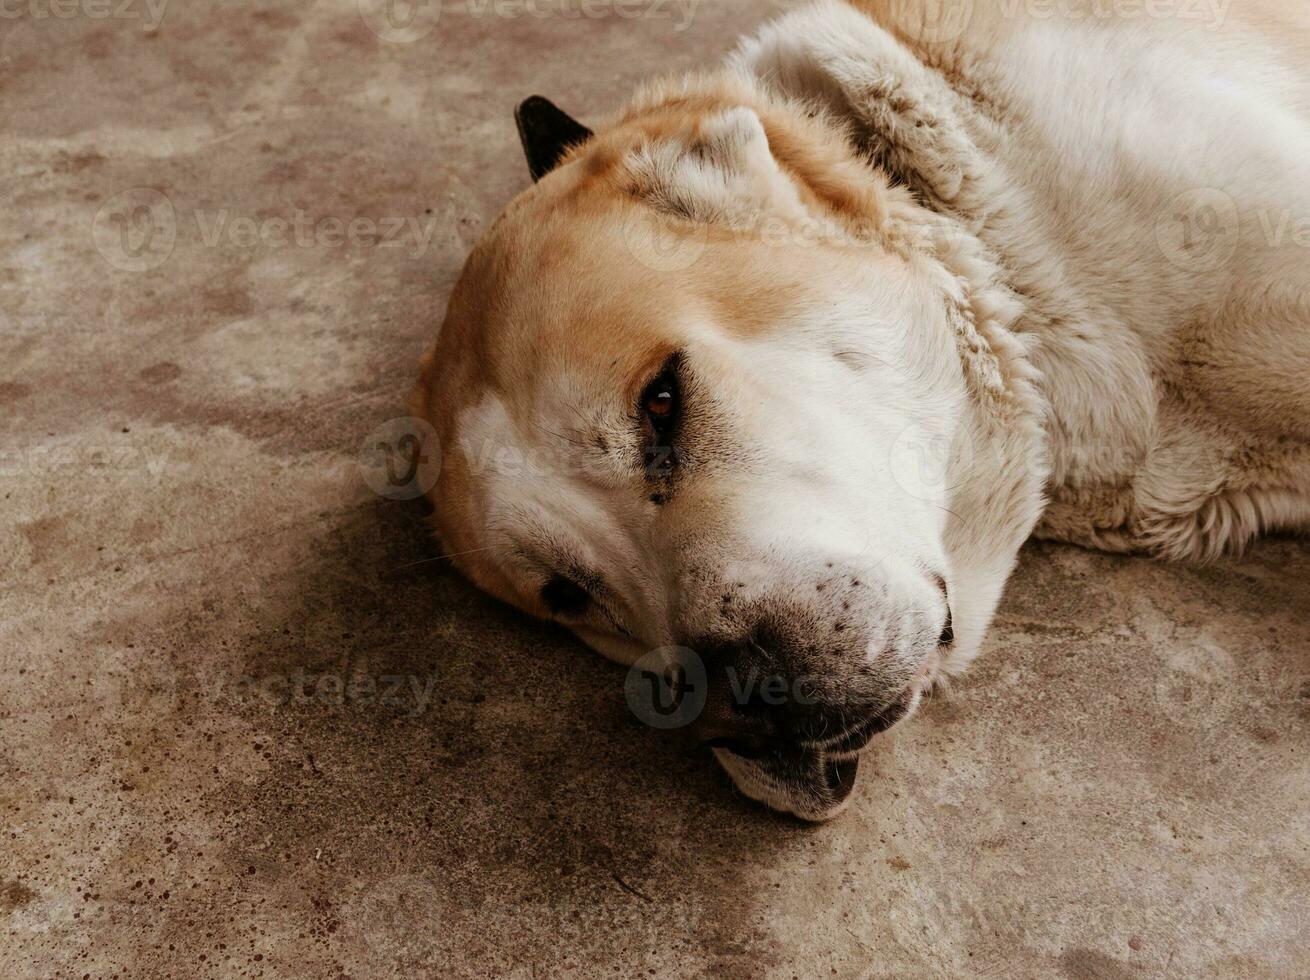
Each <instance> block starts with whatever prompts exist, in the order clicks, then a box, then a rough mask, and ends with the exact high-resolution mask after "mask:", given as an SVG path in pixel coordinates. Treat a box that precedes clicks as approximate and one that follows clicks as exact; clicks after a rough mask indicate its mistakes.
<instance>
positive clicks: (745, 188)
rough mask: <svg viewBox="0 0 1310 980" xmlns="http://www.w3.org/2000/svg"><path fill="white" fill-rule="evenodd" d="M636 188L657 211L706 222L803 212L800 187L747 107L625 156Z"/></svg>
mask: <svg viewBox="0 0 1310 980" xmlns="http://www.w3.org/2000/svg"><path fill="white" fill-rule="evenodd" d="M625 169H626V176H627V178H628V183H629V186H631V188H632V189H633V191H634V193H635V194H636V196H637V197H639V198H641V199H643V200H645V201H646V203H647V204H649V205H650V206H652V207H654V208H655V209H656V210H658V211H663V212H666V213H670V214H675V215H678V216H680V217H683V218H687V219H689V220H691V221H695V222H701V223H712V222H724V223H728V224H732V223H734V222H738V221H741V222H746V223H749V222H751V221H752V220H756V219H757V218H758V216H759V215H761V214H763V213H766V212H767V213H771V214H778V215H787V216H798V215H801V214H803V213H804V212H803V207H802V205H801V203H800V200H799V199H798V197H797V193H796V187H795V185H794V184H793V183H792V181H791V180H790V179H789V178H787V177H786V176H785V175H784V173H783V172H782V170H781V169H780V167H779V166H778V162H777V161H776V160H775V159H774V156H773V152H772V151H771V149H770V147H769V140H768V137H767V136H766V134H765V131H764V127H763V125H762V124H761V122H760V118H759V116H757V115H756V114H755V112H754V111H753V110H751V109H749V108H746V107H745V106H738V107H734V108H731V109H727V110H724V111H722V112H719V113H716V114H714V115H712V116H709V117H707V118H705V119H702V120H700V121H699V122H698V124H697V126H696V129H695V130H694V131H693V132H690V133H684V134H682V135H681V136H679V137H675V138H671V139H663V140H658V141H655V142H652V143H648V144H646V145H645V146H643V147H642V148H641V149H639V150H637V151H636V152H634V153H633V154H631V155H630V156H629V157H628V159H627V160H626V161H625Z"/></svg>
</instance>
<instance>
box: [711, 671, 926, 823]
mask: <svg viewBox="0 0 1310 980" xmlns="http://www.w3.org/2000/svg"><path fill="white" fill-rule="evenodd" d="M920 697H921V692H920V691H919V690H917V689H914V688H911V689H908V690H906V691H905V692H904V693H903V694H902V695H901V696H900V697H898V698H897V699H896V701H894V702H893V703H892V704H891V705H890V706H888V707H887V708H886V709H884V710H883V711H882V712H880V713H879V714H877V715H874V716H872V717H870V718H868V719H865V720H863V721H861V722H859V723H858V724H856V725H854V726H852V727H850V728H848V729H847V730H846V731H844V732H842V733H841V734H839V735H837V736H834V737H833V738H832V739H829V740H826V741H823V742H798V743H775V744H771V745H768V746H761V745H741V744H734V743H733V742H732V741H731V740H716V742H715V743H711V746H712V747H713V749H714V755H715V757H716V758H717V759H718V761H719V764H720V765H721V766H723V768H724V770H725V771H726V772H727V773H728V775H729V776H730V777H732V780H733V782H734V783H735V784H736V786H737V788H738V789H739V790H741V791H742V792H743V793H744V794H745V795H746V796H748V797H750V798H751V799H753V800H756V801H758V802H760V803H763V804H764V805H765V806H767V807H769V808H770V809H773V810H778V811H780V812H783V813H790V814H793V815H794V816H796V817H799V818H800V819H802V820H807V821H813V822H820V821H824V820H830V819H832V818H833V817H835V816H836V815H837V814H839V813H840V812H841V811H842V810H844V809H845V808H846V805H847V804H848V803H849V802H850V800H851V795H852V793H853V791H854V789H855V782H856V776H857V775H858V772H859V765H860V753H861V752H862V751H863V750H864V749H866V748H867V747H868V746H869V744H870V743H871V742H872V741H873V740H874V739H875V738H876V737H877V736H879V735H882V734H885V733H886V732H888V731H890V730H891V729H892V728H894V727H895V726H897V725H899V724H900V723H901V722H903V721H905V720H907V719H908V718H909V717H910V716H911V715H912V714H913V713H914V710H915V708H917V707H918V704H919V700H920Z"/></svg>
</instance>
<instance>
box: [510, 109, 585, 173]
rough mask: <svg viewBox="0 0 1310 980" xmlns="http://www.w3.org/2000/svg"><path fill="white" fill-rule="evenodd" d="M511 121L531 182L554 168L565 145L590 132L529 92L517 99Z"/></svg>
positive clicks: (573, 142)
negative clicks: (524, 97)
mask: <svg viewBox="0 0 1310 980" xmlns="http://www.w3.org/2000/svg"><path fill="white" fill-rule="evenodd" d="M514 122H515V123H516V124H517V125H518V128H519V141H520V142H521V143H522V144H523V154H524V155H525V156H526V157H527V158H528V172H529V173H531V174H532V181H533V183H536V182H537V181H539V180H541V178H542V177H544V176H545V175H546V174H548V173H550V172H551V171H552V170H554V169H555V165H556V164H557V163H559V161H560V158H561V157H563V156H564V153H565V151H566V150H568V148H569V147H571V146H576V145H577V144H579V143H585V142H586V141H587V140H589V139H591V136H592V132H591V130H590V129H588V128H587V127H586V126H584V125H582V123H580V122H578V121H577V120H576V119H574V118H573V117H572V116H570V115H569V114H568V113H567V112H565V111H563V110H562V109H560V108H558V107H557V106H556V105H555V104H554V103H553V102H551V101H550V100H549V99H545V98H542V97H541V96H540V95H530V96H528V98H526V99H524V100H523V101H522V102H520V103H519V105H518V108H517V109H515V110H514Z"/></svg>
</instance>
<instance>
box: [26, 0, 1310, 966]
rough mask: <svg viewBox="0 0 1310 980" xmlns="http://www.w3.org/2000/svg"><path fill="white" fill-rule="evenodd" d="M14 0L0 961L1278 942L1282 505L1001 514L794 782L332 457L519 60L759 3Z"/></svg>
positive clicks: (641, 39)
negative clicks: (505, 589) (963, 575)
mask: <svg viewBox="0 0 1310 980" xmlns="http://www.w3.org/2000/svg"><path fill="white" fill-rule="evenodd" d="M44 3H45V0H37V3H36V5H35V6H28V5H21V6H19V5H13V4H10V5H8V6H7V7H6V9H7V10H8V9H16V10H19V12H20V14H21V16H20V17H18V18H17V19H15V18H12V17H9V16H8V15H6V17H5V18H4V19H0V119H2V126H0V128H2V130H3V135H2V136H0V172H3V173H4V175H5V179H4V180H3V182H0V198H2V200H0V215H3V220H2V221H0V256H2V257H3V262H2V263H0V324H2V325H3V331H2V332H0V365H3V367H2V368H0V372H2V373H0V404H2V405H3V411H0V446H3V449H4V453H3V459H2V461H3V483H2V484H0V495H2V497H3V512H2V513H3V520H2V521H0V567H2V568H3V580H2V581H3V591H2V592H0V620H2V622H3V626H0V677H2V678H3V680H2V681H0V775H2V776H3V779H2V780H0V814H2V815H3V818H2V821H0V832H2V833H3V837H4V843H3V848H2V849H0V930H2V931H0V977H4V978H6V980H8V978H15V980H18V978H36V977H42V978H45V977H84V976H89V977H120V978H129V977H130V978H155V977H186V978H193V977H244V976H249V977H260V976H263V977H275V976H276V977H291V976H294V977H312V978H340V977H354V978H373V977H391V976H395V977H406V978H415V977H433V978H438V977H440V978H446V977H484V976H512V977H553V976H606V975H614V976H625V977H627V976H636V975H650V976H671V977H699V976H707V975H714V976H725V977H739V976H740V977H745V976H768V977H775V976H776V977H790V976H797V977H824V976H837V977H876V978H892V977H898V978H900V977H997V978H1000V977H1005V978H1010V977H1040V978H1047V977H1062V978H1068V980H1093V978H1096V980H1126V978H1146V977H1178V978H1197V977H1252V978H1254V977H1262V978H1263V977H1279V978H1298V977H1304V976H1307V975H1310V951H1308V950H1310V808H1308V806H1307V804H1310V752H1307V744H1308V743H1310V637H1308V635H1307V634H1308V627H1307V610H1308V609H1310V544H1308V543H1307V542H1304V541H1300V542H1298V541H1293V540H1274V541H1269V542H1266V543H1264V544H1263V545H1261V546H1260V547H1258V548H1257V549H1256V550H1255V551H1254V552H1253V553H1252V554H1250V555H1249V556H1248V557H1246V558H1243V559H1240V560H1233V561H1226V562H1223V563H1220V564H1217V565H1214V566H1212V567H1206V568H1195V567H1165V566H1161V565H1157V564H1151V563H1148V562H1145V561H1137V560H1126V559H1122V558H1114V557H1108V556H1104V555H1097V554H1092V553H1088V552H1084V551H1079V550H1074V549H1069V548H1059V547H1050V546H1044V545H1043V546H1034V547H1030V548H1029V549H1028V550H1027V551H1026V553H1025V555H1024V559H1023V565H1022V568H1021V570H1020V571H1019V573H1018V575H1017V576H1016V578H1015V580H1014V581H1013V583H1012V586H1011V588H1010V591H1009V593H1008V596H1007V598H1006V600H1005V603H1004V605H1003V607H1002V609H1001V612H1000V616H999V620H998V622H997V625H996V628H995V630H994V631H993V633H992V635H991V639H990V641H989V643H988V645H987V652H986V655H985V656H984V658H983V659H982V660H981V661H980V662H979V664H978V665H977V668H976V669H975V670H974V671H973V673H972V674H970V675H969V677H968V678H967V679H966V680H965V681H964V682H963V683H961V684H960V685H959V686H958V687H957V688H956V689H954V690H953V691H952V692H950V693H949V694H948V695H944V696H940V697H938V698H937V699H936V700H935V701H934V702H933V703H932V704H930V705H929V707H928V708H927V710H926V711H925V712H924V713H923V715H922V716H921V718H920V719H919V720H918V721H917V722H915V723H914V724H912V725H911V726H909V727H906V728H904V729H903V730H901V731H900V732H898V733H896V734H895V735H893V736H892V737H890V738H888V739H886V740H885V741H884V742H882V743H880V744H879V745H877V746H876V748H874V749H873V750H872V751H871V754H870V756H869V758H868V759H867V762H866V765H865V766H864V768H863V771H862V776H863V778H862V781H861V783H860V785H859V787H858V789H857V791H856V792H857V799H856V801H855V803H854V805H853V806H852V808H851V809H850V810H849V811H848V812H847V813H846V814H845V815H844V816H843V817H842V818H840V819H839V820H838V821H836V822H835V823H832V824H829V825H824V826H820V827H808V826H803V825H800V824H797V823H795V822H792V821H790V820H787V819H784V818H781V817H778V816H775V815H772V814H770V813H767V812H764V811H762V810H760V809H758V808H756V807H755V806H753V805H751V804H749V803H747V802H746V801H744V800H743V799H742V798H740V797H739V796H738V795H737V794H736V793H735V792H734V791H733V789H732V788H731V787H730V785H729V784H728V782H727V781H726V779H725V778H724V777H723V776H722V775H721V774H719V773H718V772H717V771H716V770H715V768H714V767H713V766H712V764H711V763H710V761H709V760H708V759H707V758H706V757H705V755H704V754H703V753H702V752H700V751H698V750H696V749H695V748H694V747H693V746H691V745H690V744H688V743H687V742H686V741H685V740H683V739H681V738H680V737H679V736H677V735H663V734H660V733H657V732H653V731H650V730H648V729H645V728H644V727H643V726H642V725H640V724H639V723H638V722H637V721H636V720H635V719H634V718H633V717H632V716H631V715H630V714H629V713H628V712H627V710H626V708H625V705H624V701H623V697H622V694H621V679H622V672H621V671H620V670H618V669H617V668H614V667H612V666H608V665H606V664H604V663H603V662H601V661H600V660H599V659H598V658H597V657H595V656H594V655H592V654H590V653H588V652H586V651H584V650H583V649H581V648H580V647H579V646H578V644H577V643H575V642H574V641H572V640H570V639H569V638H568V637H567V636H565V635H563V634H562V633H560V632H557V631H556V630H553V629H551V628H548V627H545V626H540V625H534V624H531V623H528V622H525V621H524V620H523V619H521V618H520V617H519V616H518V615H516V614H514V613H513V612H511V611H509V610H507V609H505V608H503V607H501V606H499V605H497V604H495V603H494V602H492V601H490V600H488V599H485V598H483V597H481V596H479V595H477V594H476V593H474V592H473V591H472V590H471V589H470V588H469V587H468V586H466V585H464V584H463V583H462V582H460V581H459V580H457V579H456V578H455V577H454V576H453V575H452V574H451V572H450V571H449V569H448V568H447V567H446V565H445V564H444V563H443V562H441V561H433V560H430V559H432V558H433V557H434V555H435V554H436V551H435V548H434V546H433V545H432V544H431V543H430V542H429V540H428V539H427V537H426V536H425V534H424V533H423V531H422V528H421V525H420V520H421V507H419V506H418V505H416V504H414V503H404V502H399V503H398V502H394V501H391V500H388V499H385V498H382V497H379V496H377V495H376V494H374V493H373V492H372V491H371V490H370V489H369V487H368V485H367V483H366V481H365V479H364V477H363V475H362V472H361V469H360V466H359V458H360V447H361V446H362V445H363V444H364V442H365V440H366V437H367V436H368V434H369V433H370V431H371V430H373V428H374V427H375V426H376V425H377V424H378V423H379V422H381V421H383V420H385V419H387V418H390V417H393V416H396V415H399V414H401V413H402V410H403V409H402V406H403V400H404V396H405V393H406V391H407V389H408V387H409V384H410V381H411V378H412V376H413V373H414V366H415V362H416V359H417V357H418V355H419V354H420V352H421V350H422V348H423V346H424V344H425V342H426V340H427V338H428V337H429V335H430V334H431V332H432V330H433V328H434V326H435V324H436V322H437V321H438V319H439V316H440V312H441V309H442V304H443V300H444V297H445V295H446V293H447V290H448V289H449V287H450V285H451V282H452V278H453V276H454V275H455V273H456V270H457V269H458V267H459V263H460V260H461V257H462V255H463V253H464V252H465V250H466V248H467V246H468V244H469V243H470V241H471V240H472V239H473V238H474V237H475V236H476V235H477V234H478V233H479V231H480V230H481V229H482V228H484V227H485V226H486V224H487V222H488V221H490V220H491V218H492V217H493V216H494V215H495V213H496V212H497V210H498V209H499V207H500V206H501V205H502V204H503V203H504V202H505V201H506V200H507V199H508V198H509V197H510V195H511V194H512V193H513V192H514V191H515V190H517V189H518V188H520V187H521V186H523V184H524V183H525V180H526V174H525V168H524V165H523V163H522V161H521V159H520V157H519V154H518V151H517V147H516V143H515V136H514V132H513V127H512V125H511V119H510V111H511V106H512V105H513V103H514V102H515V101H516V100H517V99H519V98H521V97H522V96H524V95H526V94H528V93H531V92H534V91H540V92H543V93H545V94H548V95H550V96H552V97H555V98H556V99H557V100H559V101H560V102H561V103H563V104H564V105H566V106H568V107H570V108H571V109H573V110H575V111H576V112H577V113H578V114H580V115H581V116H583V117H584V118H585V117H587V116H588V115H594V114H596V113H598V112H600V111H602V110H605V109H608V108H610V107H612V106H613V105H614V104H615V103H616V102H617V101H618V100H619V98H620V97H621V95H622V94H623V93H625V92H626V91H628V90H629V89H630V88H631V87H632V86H633V85H634V83H636V82H637V81H638V80H639V79H641V78H642V77H645V76H646V75H648V74H650V73H652V72H655V71H660V70H664V69H677V68H682V67H686V66H691V65H694V64H698V63H703V62H706V61H709V60H711V59H713V58H715V57H716V56H717V55H718V54H719V53H720V52H721V51H722V50H724V49H725V48H726V47H727V46H728V45H729V44H730V42H731V41H732V39H733V38H734V37H735V36H736V35H737V34H739V33H740V32H742V31H744V30H747V29H749V28H750V27H752V26H753V25H755V24H756V23H758V22H759V21H761V20H762V19H763V18H764V17H765V16H766V15H767V14H768V13H769V12H770V9H771V8H769V7H768V5H766V4H759V3H745V2H743V3H735V4H729V3H719V4H715V5H710V4H702V5H700V6H698V7H697V8H696V9H695V11H694V18H693V19H692V22H691V24H690V25H689V26H687V27H686V29H685V30H676V29H675V27H676V25H677V23H678V20H677V19H676V17H677V15H678V9H683V10H685V9H686V8H675V7H674V6H673V5H669V6H668V7H666V8H665V9H666V10H667V11H668V13H669V16H668V17H658V16H653V15H652V14H653V13H654V11H652V10H649V9H648V10H647V11H646V13H647V14H648V15H647V16H645V17H642V18H638V19H627V18H623V17H619V16H617V15H616V14H614V13H612V12H611V13H609V14H608V15H605V16H589V17H581V18H570V17H564V16H559V15H556V16H544V17H536V16H532V15H529V14H524V15H522V16H519V17H509V16H506V14H507V12H509V11H511V10H513V9H516V8H507V7H503V6H502V7H496V6H486V5H482V6H476V5H475V6H473V7H470V8H466V7H463V6H461V5H459V4H454V3H448V4H447V5H446V7H445V9H443V10H441V12H440V17H439V18H437V19H436V20H435V21H432V20H429V21H427V22H423V21H419V22H418V27H419V28H424V27H427V28H430V30H428V31H427V33H426V34H425V35H424V36H423V37H421V38H418V39H416V40H413V41H412V43H408V44H406V43H397V42H389V41H384V40H382V39H380V38H379V36H378V34H377V33H376V32H375V31H373V30H371V29H370V27H369V26H367V22H366V20H365V19H364V18H363V17H361V13H360V10H359V9H358V8H357V7H356V5H355V4H354V2H353V0H337V2H319V3H316V4H303V3H292V2H289V0H287V2H267V3H259V2H252V0H228V2H214V3H188V4H183V3H180V2H179V3H174V4H172V5H171V6H168V7H167V9H166V10H165V12H164V16H163V19H162V21H160V23H159V25H158V27H157V28H156V29H154V30H149V29H147V28H148V27H149V26H150V25H149V24H147V23H145V19H146V18H147V17H148V16H149V10H148V8H147V7H146V5H145V3H144V0H134V2H133V3H132V4H131V5H130V6H129V7H128V8H127V11H129V12H130V11H135V12H136V13H137V14H138V16H137V17H136V18H135V19H133V18H131V17H129V16H128V15H127V14H126V13H125V14H123V15H122V16H113V17H101V16H96V15H94V14H95V12H97V11H100V10H102V9H103V8H102V7H100V6H99V5H95V4H93V3H90V2H84V3H81V5H80V6H77V5H75V6H74V7H73V8H72V9H74V16H71V17H67V18H60V17H54V16H44V17H42V16H36V14H39V13H40V12H41V11H48V10H50V9H51V8H50V7H49V6H48V4H47V5H44V6H43V5H42V4H44ZM120 6H121V5H120V4H119V3H117V2H116V3H115V4H114V5H113V7H114V8H120ZM63 9H67V8H63ZM424 9H426V10H427V11H428V13H427V14H425V15H424V16H429V17H430V14H431V12H432V11H433V10H434V9H435V8H424ZM591 9H592V10H593V12H594V11H595V9H597V8H591ZM479 11H481V13H479ZM369 12H370V8H368V7H367V6H366V9H365V13H369ZM297 212H300V213H302V214H303V215H304V218H303V220H302V226H303V225H304V223H306V222H307V223H308V226H309V230H308V231H306V232H304V234H298V233H297V231H296V228H295V225H296V215H297ZM170 214H171V218H170V217H169V215H170ZM356 218H367V219H374V220H375V221H376V222H377V227H376V228H375V231H376V236H374V237H370V236H368V235H364V234H362V233H357V234H355V235H354V236H353V237H351V238H350V240H348V241H345V242H344V243H338V242H339V239H340V238H341V234H334V233H333V232H332V230H331V228H332V227H334V226H332V225H331V224H328V225H326V226H325V225H324V224H323V222H324V221H325V220H327V219H337V220H338V221H340V222H342V223H343V224H344V225H346V226H349V223H350V222H351V220H352V219H356ZM397 218H399V219H402V220H403V221H404V222H405V227H406V229H407V230H406V231H404V232H402V233H400V234H398V235H397V234H393V235H391V236H390V237H389V238H387V239H386V240H385V241H384V240H382V236H383V235H384V231H385V229H384V228H383V222H386V221H389V220H390V219H397ZM240 219H248V220H246V221H241V220H240ZM269 219H281V220H283V221H284V222H286V223H287V224H286V230H285V231H283V232H281V233H279V232H278V229H279V228H281V227H282V226H280V225H276V224H274V225H272V226H268V225H261V223H263V222H266V221H268V220H269ZM252 221H253V225H252V223H251V222H252ZM410 221H413V222H415V223H417V224H418V226H419V229H420V232H421V233H422V234H426V232H425V231H424V229H427V228H429V227H430V228H431V236H430V239H428V241H427V245H426V247H424V246H423V244H422V238H421V235H416V234H413V233H412V232H411V231H410V230H408V229H409V228H411V227H412V226H410V225H409V222H410ZM170 222H171V234H170V233H169V229H170ZM429 222H431V224H430V225H429ZM361 227H362V226H361ZM252 228H253V231H252V230H251V229H252ZM150 232H154V234H153V237H152V236H151V235H150V234H149V233H150ZM133 234H135V235H136V236H137V237H136V238H135V239H134V238H132V237H131V236H132V235H133ZM342 234H344V233H342ZM125 235H126V236H127V237H126V238H125V237H124V236H125ZM397 238H398V239H399V241H400V244H399V245H392V244H390V242H392V241H395V240H397ZM391 678H399V681H398V682H397V681H393V680H391ZM396 683H400V684H403V685H404V686H403V687H402V688H401V689H399V690H398V691H397V690H392V688H393V687H394V685H395V684H396ZM366 684H372V685H373V688H372V689H371V690H370V689H369V688H368V687H366V686H364V685H366Z"/></svg>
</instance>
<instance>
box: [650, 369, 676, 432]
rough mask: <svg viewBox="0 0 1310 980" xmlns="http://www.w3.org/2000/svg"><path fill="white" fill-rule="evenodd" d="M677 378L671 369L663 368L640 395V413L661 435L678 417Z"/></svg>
mask: <svg viewBox="0 0 1310 980" xmlns="http://www.w3.org/2000/svg"><path fill="white" fill-rule="evenodd" d="M678 407H679V406H678V376H677V375H676V374H675V373H674V372H673V370H672V368H671V367H665V369H664V370H663V371H661V372H660V373H659V376H658V377H656V378H655V380H654V381H652V382H651V383H650V384H648V385H647V386H646V388H645V390H643V391H642V393H641V412H642V414H643V415H644V416H645V417H646V419H647V420H648V421H649V422H650V424H651V425H652V426H654V427H655V431H656V432H660V433H663V432H665V431H667V430H668V429H669V428H671V427H672V425H673V423H674V422H675V421H676V420H677V417H678Z"/></svg>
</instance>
